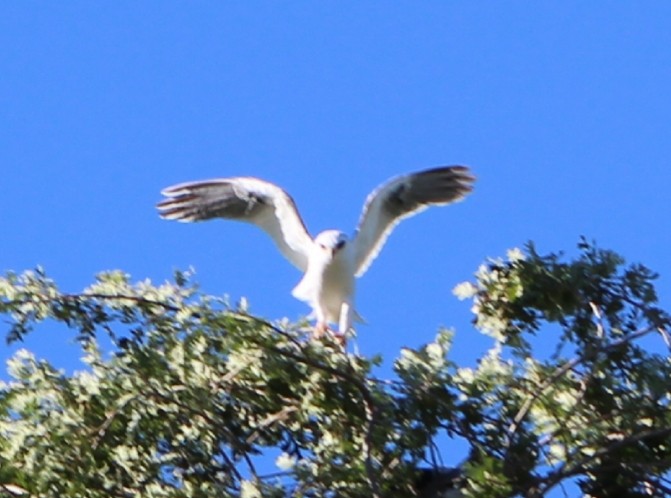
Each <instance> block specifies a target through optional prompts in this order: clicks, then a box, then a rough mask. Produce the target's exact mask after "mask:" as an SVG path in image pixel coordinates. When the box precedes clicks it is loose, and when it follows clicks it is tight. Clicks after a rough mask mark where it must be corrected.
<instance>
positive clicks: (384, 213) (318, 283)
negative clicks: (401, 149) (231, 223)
mask: <svg viewBox="0 0 671 498" xmlns="http://www.w3.org/2000/svg"><path fill="white" fill-rule="evenodd" d="M474 182H475V177H474V176H473V174H472V173H471V171H470V169H469V168H468V167H467V166H461V165H455V166H441V167H435V168H431V169H427V170H422V171H417V172H414V173H410V174H405V175H400V176H396V177H393V178H391V179H389V180H388V181H386V182H384V183H382V184H381V185H380V186H378V187H377V188H376V189H374V190H373V191H372V192H371V193H370V194H369V195H368V197H367V198H366V200H365V202H364V206H363V210H362V212H361V216H360V218H359V222H358V225H357V228H356V230H355V232H354V234H353V236H352V237H348V236H347V234H345V233H344V232H342V231H340V230H325V231H323V232H321V233H319V234H318V235H317V236H316V237H314V238H313V237H311V236H310V234H309V232H308V230H307V228H306V226H305V223H304V222H303V219H302V218H301V215H300V214H299V212H298V209H297V207H296V203H295V202H294V200H293V198H292V197H291V196H290V195H289V194H288V193H287V192H286V191H285V190H283V189H282V188H281V187H279V186H277V185H275V184H274V183H271V182H268V181H266V180H262V179H259V178H254V177H243V176H238V177H230V178H216V179H211V180H202V181H193V182H186V183H180V184H177V185H173V186H171V187H167V188H165V189H163V190H162V191H161V194H162V195H163V196H164V198H163V199H162V200H161V201H160V202H159V203H158V204H157V206H156V207H157V209H158V212H159V215H160V217H161V218H163V219H167V220H176V221H180V222H199V221H205V220H210V219H215V218H223V219H229V220H237V221H242V222H247V223H252V224H254V225H256V226H258V227H259V228H261V229H262V230H264V231H265V232H266V233H267V234H268V235H269V236H270V237H271V238H272V240H273V241H274V242H275V244H276V246H277V248H278V249H279V251H280V252H281V253H282V255H283V256H284V257H285V258H286V259H287V260H289V262H291V263H292V264H293V265H294V266H295V267H296V268H298V269H299V270H300V271H301V272H303V277H302V278H301V280H300V281H299V282H298V284H297V285H296V286H295V287H294V289H293V291H292V295H293V296H294V297H296V298H297V299H299V300H300V301H303V302H305V303H307V304H308V305H309V306H310V308H311V309H312V313H311V315H310V318H314V319H315V321H316V323H315V326H314V329H313V332H312V337H313V338H317V339H318V338H321V337H323V336H324V335H325V334H326V333H331V334H332V335H333V336H334V337H335V338H336V339H338V340H339V341H340V342H341V343H342V344H344V343H345V340H346V339H345V338H346V336H347V334H349V333H350V332H351V331H353V330H354V329H353V324H354V322H355V321H358V322H360V321H363V320H362V318H361V316H360V315H359V313H358V312H357V311H356V309H355V305H354V294H355V279H356V278H358V277H361V276H362V275H363V274H364V273H365V272H366V270H368V268H369V267H370V265H371V263H372V262H373V260H374V259H375V258H376V257H377V255H378V254H379V253H380V250H381V249H382V247H383V245H384V244H385V242H386V240H387V238H388V237H389V235H390V233H391V231H392V230H393V229H394V227H395V226H396V225H397V224H398V223H399V222H400V221H402V220H403V219H405V218H408V217H410V216H413V215H415V214H417V213H419V212H421V211H423V210H425V209H426V208H428V207H429V206H445V205H448V204H452V203H454V202H457V201H460V200H462V199H463V198H464V197H465V196H466V195H468V194H469V193H470V192H471V191H472V190H473V183H474ZM330 325H336V326H337V330H335V329H332V328H331V327H330Z"/></svg>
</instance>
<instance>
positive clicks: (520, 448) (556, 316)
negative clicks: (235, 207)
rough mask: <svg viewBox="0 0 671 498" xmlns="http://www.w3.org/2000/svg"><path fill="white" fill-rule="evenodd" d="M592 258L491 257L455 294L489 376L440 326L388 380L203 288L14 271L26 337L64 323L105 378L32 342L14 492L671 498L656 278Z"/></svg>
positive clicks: (1, 454) (3, 460) (7, 282)
mask: <svg viewBox="0 0 671 498" xmlns="http://www.w3.org/2000/svg"><path fill="white" fill-rule="evenodd" d="M579 249H580V254H579V255H578V256H577V257H576V258H575V259H573V260H569V261H565V260H566V258H565V257H564V256H563V255H561V254H549V255H540V254H538V253H537V251H536V250H535V248H534V247H533V245H529V246H528V247H527V249H526V251H525V253H522V252H521V251H518V250H514V251H510V253H509V254H508V258H507V259H506V260H492V261H488V262H487V263H485V264H484V265H483V266H482V267H481V268H480V269H479V270H478V271H477V273H476V275H475V279H474V281H473V282H469V283H464V284H461V285H459V286H457V288H456V289H455V293H456V294H457V295H458V296H460V297H461V298H468V299H472V300H473V312H474V325H475V327H476V328H477V329H478V330H479V331H481V332H484V333H486V334H488V335H489V336H491V338H492V347H491V349H490V350H489V351H488V352H487V353H486V354H485V355H484V356H483V357H482V358H481V360H480V362H479V364H478V367H477V368H465V367H460V366H458V365H456V364H455V363H453V362H452V361H451V360H450V359H449V352H450V347H451V339H452V333H451V332H449V331H445V330H442V331H439V333H438V334H437V336H436V339H435V341H433V342H431V343H430V344H426V345H424V346H421V347H418V348H417V349H405V350H403V351H401V353H400V356H399V357H398V358H397V359H396V360H395V362H394V371H395V375H396V376H395V378H393V379H380V378H376V377H375V376H373V375H372V374H371V371H372V368H373V367H374V366H375V365H376V364H378V363H379V362H380V361H381V360H380V359H379V358H366V357H362V356H357V355H353V354H347V353H345V352H343V351H342V350H341V348H340V347H339V344H338V343H337V342H331V341H330V340H329V339H328V338H326V339H324V340H321V341H310V340H308V339H307V335H308V334H307V331H308V330H309V329H308V328H307V325H306V324H304V323H303V324H291V323H270V322H268V321H266V320H263V319H260V318H258V317H254V316H251V315H249V314H248V313H247V312H246V310H245V309H244V308H241V307H237V308H235V307H231V306H229V305H228V304H227V303H226V302H225V301H223V300H222V299H219V298H215V297H212V296H207V295H203V294H202V293H201V292H199V291H198V289H197V287H196V286H195V285H194V284H193V283H192V282H191V277H190V275H188V274H184V273H177V274H176V276H175V279H174V282H172V283H165V284H162V285H158V286H156V285H153V284H151V283H150V282H148V281H144V282H139V283H135V284H132V283H131V282H130V278H129V276H128V275H125V274H123V273H121V272H118V271H117V272H108V273H103V274H101V275H99V276H98V278H97V281H96V282H95V283H94V284H93V285H91V286H90V287H89V288H87V289H85V290H84V291H83V292H81V293H79V294H67V293H63V292H61V291H60V290H59V289H58V288H57V286H56V284H55V283H54V282H53V281H52V280H50V279H49V278H48V277H47V276H46V275H45V274H44V272H43V271H42V270H37V271H27V272H24V273H22V274H8V275H7V276H6V277H5V278H3V279H0V312H2V313H3V314H5V315H6V316H7V317H8V318H9V322H10V323H9V329H8V332H7V337H8V340H10V341H16V340H21V339H22V338H23V337H25V336H26V334H28V333H38V332H37V331H35V330H34V329H35V327H36V326H37V325H38V324H40V323H42V322H44V321H46V320H49V321H55V322H58V323H60V324H63V325H65V326H67V327H69V328H70V329H72V330H74V332H75V334H76V337H77V340H78V341H79V344H81V350H82V360H83V362H84V364H85V368H83V369H82V370H81V371H78V372H75V373H73V374H66V373H64V372H62V371H58V370H56V369H55V368H54V367H53V366H51V365H50V364H49V363H48V362H46V361H44V360H40V359H37V358H36V357H35V356H34V355H33V354H31V353H30V352H28V351H25V350H21V351H19V352H18V353H17V354H16V355H15V357H14V358H13V359H12V360H11V361H10V363H9V373H10V375H11V376H12V378H13V380H11V381H10V382H7V383H4V384H3V385H2V389H1V392H0V482H1V483H6V484H7V485H10V484H11V486H13V487H4V488H3V487H2V486H0V494H2V492H3V491H1V490H4V492H5V494H8V495H11V494H12V493H16V494H20V493H24V494H25V495H32V496H44V497H56V496H58V497H75V496H77V497H80V496H81V497H130V496H156V497H182V496H184V497H186V496H194V497H200V496H203V497H205V496H207V497H211V496H223V497H227V496H230V497H238V496H239V497H244V498H252V497H261V496H263V497H265V496H269V497H284V496H296V497H336V496H337V497H396V496H399V497H401V496H402V497H406V496H423V497H439V496H447V494H445V493H446V492H447V491H448V490H450V489H452V488H457V489H458V490H459V492H460V493H462V494H463V495H464V496H473V497H475V496H477V497H507V496H518V495H519V496H525V497H541V496H545V495H546V494H547V493H548V492H549V491H550V490H553V489H555V488H561V486H562V484H563V483H564V482H566V481H568V480H572V481H573V482H577V483H578V485H579V486H580V488H581V489H582V491H583V493H584V494H586V495H589V496H593V497H599V498H602V497H604V498H605V497H643V496H665V495H671V477H670V476H669V469H670V467H671V410H670V409H669V401H670V399H671V387H670V386H671V384H670V383H669V378H671V364H670V362H669V358H668V348H669V347H670V346H671V338H670V337H669V333H668V330H669V324H670V323H671V319H670V317H669V315H668V314H667V313H665V312H664V311H662V310H661V309H660V308H659V307H658V306H657V297H656V295H655V290H654V286H653V281H654V279H655V277H656V275H654V274H653V273H652V272H651V271H650V270H648V269H647V268H645V267H644V266H642V265H629V266H627V265H625V264H624V261H623V260H622V258H620V257H619V256H618V255H616V254H615V253H613V252H611V251H606V250H601V249H598V248H596V247H595V246H594V245H593V244H590V243H587V242H586V241H582V242H581V243H580V245H579ZM541 336H542V339H543V342H544V343H545V344H547V343H548V342H549V341H552V342H553V343H554V344H555V348H554V350H552V351H550V352H547V350H546V349H543V348H539V347H538V346H537V345H535V344H536V343H538V342H539V341H538V338H539V337H541ZM652 339H655V341H653V340H652ZM642 341H645V345H646V347H644V346H643V344H642ZM653 342H655V344H653ZM657 343H658V344H657ZM110 352H111V354H108V353H110ZM440 434H445V435H447V436H448V437H449V438H452V439H457V438H458V439H462V440H463V441H465V442H466V443H467V446H468V450H467V451H466V452H465V454H464V455H463V464H462V465H461V466H460V468H459V469H451V470H450V469H441V468H440V467H439V466H437V464H435V458H432V455H433V456H435V454H436V452H437V451H438V449H437V448H436V445H435V443H434V439H435V438H436V437H437V436H438V435H440ZM448 444H449V443H448ZM269 460H270V461H274V462H275V465H276V467H274V468H271V469H269V468H268V467H269V464H268V462H269Z"/></svg>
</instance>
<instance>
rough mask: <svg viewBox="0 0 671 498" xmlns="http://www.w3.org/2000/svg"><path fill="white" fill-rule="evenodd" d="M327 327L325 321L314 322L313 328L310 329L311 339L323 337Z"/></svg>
mask: <svg viewBox="0 0 671 498" xmlns="http://www.w3.org/2000/svg"><path fill="white" fill-rule="evenodd" d="M328 329H329V327H328V325H327V324H326V322H325V321H319V322H317V323H316V324H315V328H314V329H312V339H321V338H322V337H324V334H326V332H327V331H328Z"/></svg>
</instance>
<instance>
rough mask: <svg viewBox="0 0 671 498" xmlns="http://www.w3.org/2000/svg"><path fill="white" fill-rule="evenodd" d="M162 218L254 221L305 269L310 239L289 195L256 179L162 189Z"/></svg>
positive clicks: (297, 264) (283, 252)
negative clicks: (163, 197)
mask: <svg viewBox="0 0 671 498" xmlns="http://www.w3.org/2000/svg"><path fill="white" fill-rule="evenodd" d="M161 193H162V194H163V195H164V196H165V197H166V199H163V200H162V201H161V202H159V203H158V204H157V205H156V207H157V208H158V211H159V214H160V216H161V218H165V219H168V220H177V221H183V222H193V221H204V220H209V219H212V218H225V219H231V220H238V221H245V222H247V223H253V224H255V225H257V226H258V227H260V228H262V229H263V230H265V232H266V233H268V235H270V236H271V237H272V239H273V240H274V241H275V244H276V245H277V247H278V248H279V250H280V251H281V252H282V254H283V255H284V257H286V258H287V259H288V260H289V261H290V262H291V263H292V264H293V265H294V266H296V267H297V268H298V269H300V270H301V271H305V270H307V266H308V251H309V248H310V246H311V245H312V243H313V242H312V238H311V237H310V235H309V234H308V231H307V229H306V228H305V224H304V223H303V220H302V219H301V216H300V214H299V213H298V210H297V209H296V205H295V203H294V201H293V199H292V198H291V196H290V195H289V194H287V193H286V192H285V191H284V190H282V189H281V188H280V187H278V186H277V185H274V184H272V183H270V182H266V181H264V180H259V179H258V178H250V177H236V178H220V179H214V180H204V181H196V182H188V183H180V184H179V185H174V186H172V187H168V188H166V189H164V190H162V191H161Z"/></svg>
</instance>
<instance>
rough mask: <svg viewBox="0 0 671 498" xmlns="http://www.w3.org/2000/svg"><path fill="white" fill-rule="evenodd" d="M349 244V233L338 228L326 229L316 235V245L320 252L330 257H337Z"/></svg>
mask: <svg viewBox="0 0 671 498" xmlns="http://www.w3.org/2000/svg"><path fill="white" fill-rule="evenodd" d="M346 244H347V235H345V234H344V233H343V232H340V231H338V230H324V231H323V232H322V233H320V234H319V235H317V237H315V245H316V247H317V249H318V251H319V252H321V253H324V254H326V255H327V256H328V259H332V258H334V257H335V255H336V254H337V253H339V252H340V251H341V250H342V249H343V248H344V247H345V245H346Z"/></svg>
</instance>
